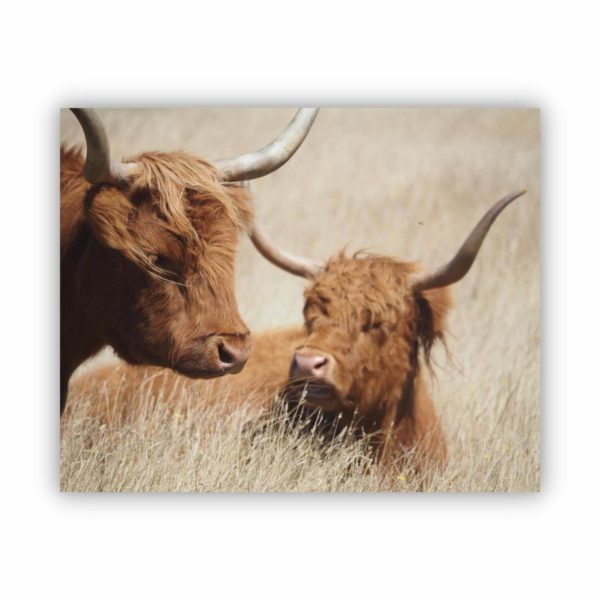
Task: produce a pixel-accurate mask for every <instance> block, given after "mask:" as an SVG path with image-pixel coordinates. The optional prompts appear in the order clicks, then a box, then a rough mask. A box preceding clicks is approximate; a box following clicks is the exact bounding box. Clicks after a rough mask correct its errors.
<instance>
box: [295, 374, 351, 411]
mask: <svg viewBox="0 0 600 600" xmlns="http://www.w3.org/2000/svg"><path fill="white" fill-rule="evenodd" d="M294 396H295V397H296V400H297V401H298V402H300V403H301V404H302V405H304V406H307V407H308V408H319V409H321V410H324V411H336V410H339V409H340V408H341V407H342V405H341V403H340V394H339V392H338V390H337V389H336V387H335V386H334V385H333V384H331V383H330V382H327V381H322V380H314V381H306V382H295V383H294Z"/></svg>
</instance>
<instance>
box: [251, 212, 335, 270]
mask: <svg viewBox="0 0 600 600" xmlns="http://www.w3.org/2000/svg"><path fill="white" fill-rule="evenodd" d="M249 235H250V239H251V240H252V243H253V244H254V247H255V248H256V249H257V250H258V251H259V252H260V253H261V254H262V255H263V256H264V257H265V258H266V259H267V260H268V261H269V262H271V263H273V264H274V265H275V266H276V267H279V268H280V269H283V270H284V271H287V272H288V273H291V274H292V275H298V276H300V277H304V278H306V279H314V278H315V277H316V276H317V275H318V274H319V273H320V272H321V271H322V270H323V268H324V266H325V265H324V264H323V263H321V262H319V261H316V260H312V259H310V258H305V257H304V256H294V255H293V254H290V253H289V252H286V251H285V250H282V249H281V248H278V247H277V246H276V245H275V244H274V243H273V242H272V241H271V240H269V238H268V237H267V236H266V235H265V233H264V231H263V230H262V229H261V227H260V226H259V225H257V224H256V223H255V224H254V226H253V227H252V230H251V231H250V233H249Z"/></svg>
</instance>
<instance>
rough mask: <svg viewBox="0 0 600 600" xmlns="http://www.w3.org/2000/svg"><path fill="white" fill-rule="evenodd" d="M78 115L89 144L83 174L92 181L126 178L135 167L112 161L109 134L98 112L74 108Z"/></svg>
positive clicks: (106, 181) (112, 180)
mask: <svg viewBox="0 0 600 600" xmlns="http://www.w3.org/2000/svg"><path fill="white" fill-rule="evenodd" d="M71 112H72V113H73V114H74V115H75V117H77V120H78V121H79V123H80V125H81V128H82V129H83V133H84V135H85V144H86V146H87V156H86V159H85V166H84V167H83V176H84V177H85V178H86V180H87V181H89V182H90V183H111V182H114V181H116V180H119V179H124V178H125V177H126V176H127V173H129V172H131V170H132V169H133V168H134V167H135V165H134V164H133V163H132V164H129V163H126V164H125V163H116V164H113V163H111V162H110V144H109V143H108V135H106V129H105V128H104V124H103V123H102V121H101V119H100V117H99V115H98V113H97V112H96V111H95V110H93V109H91V108H72V109H71Z"/></svg>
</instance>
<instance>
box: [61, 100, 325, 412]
mask: <svg viewBox="0 0 600 600" xmlns="http://www.w3.org/2000/svg"><path fill="white" fill-rule="evenodd" d="M316 112H317V111H316V110H315V109H301V110H299V111H298V113H297V115H296V117H295V118H294V120H293V121H292V122H291V123H290V125H289V126H288V127H287V129H286V130H284V132H283V133H282V134H281V135H280V136H279V137H278V138H277V139H275V140H274V141H273V142H272V143H271V144H269V145H268V146H266V147H265V148H263V149H262V150H259V151H258V152H255V153H251V154H247V155H242V156H238V157H235V158H230V159H223V160H219V161H215V162H214V163H210V162H208V161H206V160H204V159H201V158H198V157H195V156H190V155H188V154H184V153H182V152H175V153H168V154H167V153H157V152H155V153H144V154H141V155H140V156H138V157H135V158H133V159H130V160H129V161H128V162H126V163H112V162H111V160H110V152H109V145H108V138H107V135H106V132H105V130H104V127H103V125H102V123H101V121H100V119H99V117H98V115H97V114H96V113H95V112H94V111H92V110H86V109H73V113H74V114H75V116H76V117H77V119H78V120H79V122H80V124H81V126H82V128H83V131H84V133H85V138H86V145H87V157H86V158H85V160H84V158H83V156H82V153H81V152H80V151H79V150H77V149H67V148H64V147H61V153H60V191H61V224H60V227H61V232H60V233H61V241H60V245H61V248H60V250H61V373H60V379H61V413H62V412H63V410H64V407H65V404H66V399H67V391H68V384H69V379H70V377H71V375H72V373H73V371H74V370H75V369H76V368H77V366H78V365H80V364H81V363H82V362H83V361H84V360H86V359H87V358H89V357H90V356H92V355H94V354H95V353H96V352H98V351H99V350H100V349H101V348H102V347H103V346H105V345H107V344H109V345H111V346H112V347H113V348H114V349H115V351H116V352H117V354H118V355H119V356H121V357H122V358H123V359H124V360H125V361H127V362H128V363H130V364H147V365H157V366H161V367H169V368H172V369H174V370H176V371H178V372H180V373H182V374H184V375H186V376H188V377H198V378H210V377H217V376H220V375H224V374H226V373H237V372H239V371H240V370H241V369H242V368H243V366H244V364H245V362H246V360H247V358H248V355H249V352H250V344H251V342H250V334H249V331H248V329H247V327H246V326H245V325H244V323H243V321H242V320H241V318H240V316H239V314H238V310H237V305H236V301H235V296H234V281H233V277H234V259H235V253H236V247H237V240H238V235H239V233H240V231H243V230H245V229H247V228H248V227H249V226H250V223H251V220H252V211H251V206H250V204H249V195H248V193H247V191H246V190H244V189H243V188H242V187H240V186H239V185H231V184H230V182H235V181H239V180H245V179H253V178H257V177H261V176H263V175H266V174H268V173H270V172H272V171H274V170H275V169H277V168H279V167H280V166H281V165H283V164H284V163H285V162H286V161H287V160H288V159H289V158H290V157H291V156H292V155H293V154H294V152H295V151H296V150H297V149H298V147H299V146H300V144H301V143H302V141H303V140H304V138H305V136H306V134H307V133H308V131H309V129H310V127H311V125H312V123H313V121H314V119H315V116H316Z"/></svg>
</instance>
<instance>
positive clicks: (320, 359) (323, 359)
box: [314, 356, 329, 369]
mask: <svg viewBox="0 0 600 600" xmlns="http://www.w3.org/2000/svg"><path fill="white" fill-rule="evenodd" d="M328 362H329V360H328V359H327V357H326V356H319V357H318V358H317V360H316V361H315V364H314V368H315V369H321V368H322V367H324V366H325V365H326V364H327V363H328Z"/></svg>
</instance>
